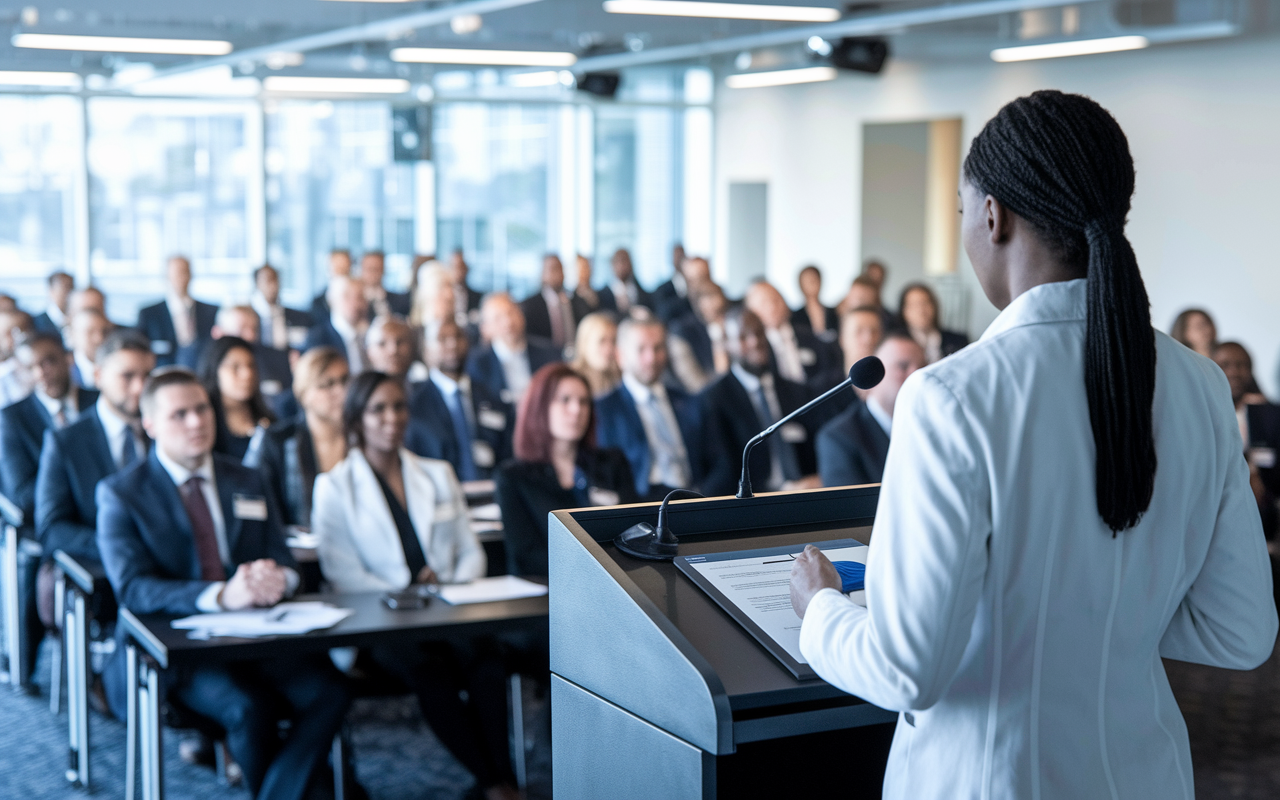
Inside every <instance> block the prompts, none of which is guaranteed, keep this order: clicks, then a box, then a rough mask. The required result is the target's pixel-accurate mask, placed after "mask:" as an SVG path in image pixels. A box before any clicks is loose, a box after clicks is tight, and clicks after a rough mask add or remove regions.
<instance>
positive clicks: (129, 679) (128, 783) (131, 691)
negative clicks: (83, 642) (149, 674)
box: [124, 642, 141, 800]
mask: <svg viewBox="0 0 1280 800" xmlns="http://www.w3.org/2000/svg"><path fill="white" fill-rule="evenodd" d="M124 655H125V682H126V683H125V685H126V687H127V688H128V694H127V696H126V701H127V703H128V705H127V709H128V713H127V714H126V716H125V739H124V742H125V745H124V751H125V754H124V800H136V798H137V793H136V788H137V775H138V727H139V726H138V714H139V712H140V711H141V709H140V708H139V707H138V705H139V703H138V648H137V646H135V645H134V644H133V642H130V643H129V644H128V645H127V646H126V648H125V654H124Z"/></svg>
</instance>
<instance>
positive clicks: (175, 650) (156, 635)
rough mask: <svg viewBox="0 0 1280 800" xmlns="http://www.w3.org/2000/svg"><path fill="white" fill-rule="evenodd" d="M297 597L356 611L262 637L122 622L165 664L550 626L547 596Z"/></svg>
mask: <svg viewBox="0 0 1280 800" xmlns="http://www.w3.org/2000/svg"><path fill="white" fill-rule="evenodd" d="M293 599H294V600H323V601H325V602H327V603H331V604H333V605H335V606H339V607H341V608H350V609H354V610H355V612H356V613H355V614H353V615H352V616H350V617H347V618H346V619H344V620H343V621H341V622H339V623H338V624H337V625H335V626H333V627H332V628H328V629H326V630H323V631H313V632H312V633H306V634H301V635H297V636H271V637H264V638H257V639H238V638H232V637H216V638H213V639H204V640H201V639H189V638H187V632H186V631H184V630H174V629H173V628H172V627H170V625H169V623H170V621H172V620H173V619H175V617H174V616H171V615H164V614H148V615H143V616H138V615H135V614H132V613H130V612H129V611H128V610H127V609H123V608H122V609H120V621H119V624H120V625H123V626H124V629H125V631H126V633H127V634H128V636H129V637H130V638H132V639H133V640H134V641H135V642H137V643H138V644H139V646H140V647H141V648H142V649H143V650H145V651H146V652H147V654H149V655H150V656H151V657H152V658H154V659H155V660H156V662H157V663H158V664H159V665H160V667H161V668H168V667H170V666H173V665H178V664H182V663H184V662H190V661H196V660H198V661H200V662H201V663H208V662H210V661H235V660H242V659H249V658H269V657H272V656H279V655H286V654H297V653H304V652H314V651H317V650H328V649H329V648H332V647H367V646H369V645H373V644H377V643H379V642H384V641H387V640H388V639H396V640H404V639H432V638H449V637H451V636H475V635H481V634H491V633H500V632H504V631H511V630H523V631H537V630H539V629H542V630H545V628H546V624H547V597H546V595H543V596H542V597H530V598H525V599H521V600H503V601H498V602H494V603H471V604H468V605H458V606H451V605H449V604H448V603H445V602H444V601H442V600H439V599H433V600H432V601H431V603H430V605H428V606H427V607H426V608H423V609H415V610H397V611H393V610H391V609H389V608H387V607H386V605H384V604H383V602H382V594H381V593H379V592H369V593H363V594H346V595H338V594H314V595H299V596H297V597H295V598H293Z"/></svg>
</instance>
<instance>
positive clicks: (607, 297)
mask: <svg viewBox="0 0 1280 800" xmlns="http://www.w3.org/2000/svg"><path fill="white" fill-rule="evenodd" d="M609 266H610V267H611V268H612V270H613V277H612V278H610V279H609V282H608V283H607V284H606V285H605V286H604V288H603V289H601V290H600V291H599V292H598V294H599V296H600V310H601V311H615V312H617V313H619V314H624V315H625V314H629V313H631V309H633V308H635V307H636V306H644V307H646V308H649V309H650V310H653V306H654V302H653V295H651V294H649V293H648V292H646V291H645V290H644V287H642V286H641V285H640V283H639V281H637V280H636V273H635V268H634V267H633V266H632V264H631V253H630V252H628V251H627V250H626V248H622V247H619V248H618V249H617V250H615V251H614V252H613V258H611V259H609Z"/></svg>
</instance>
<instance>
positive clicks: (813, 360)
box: [796, 347, 818, 367]
mask: <svg viewBox="0 0 1280 800" xmlns="http://www.w3.org/2000/svg"><path fill="white" fill-rule="evenodd" d="M796 355H798V356H799V357H800V365H801V366H803V367H812V366H813V365H814V364H817V363H818V354H817V353H815V352H813V351H812V350H810V349H809V348H807V347H801V348H798V349H797V350H796Z"/></svg>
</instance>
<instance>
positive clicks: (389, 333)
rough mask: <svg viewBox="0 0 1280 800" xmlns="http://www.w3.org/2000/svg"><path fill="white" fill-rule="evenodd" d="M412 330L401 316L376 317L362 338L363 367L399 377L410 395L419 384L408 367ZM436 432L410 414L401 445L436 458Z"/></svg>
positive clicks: (427, 456)
mask: <svg viewBox="0 0 1280 800" xmlns="http://www.w3.org/2000/svg"><path fill="white" fill-rule="evenodd" d="M413 351H414V347H413V329H412V328H410V327H409V323H407V322H405V321H404V320H403V319H401V318H400V317H378V318H376V319H374V321H373V322H371V323H369V330H368V332H367V333H365V337H364V353H365V357H366V359H367V362H366V364H365V369H369V370H374V371H376V372H383V373H386V374H387V375H390V376H391V377H393V378H395V379H397V380H399V381H400V382H401V383H402V384H403V385H404V387H405V394H406V395H407V396H408V397H410V398H412V397H413V395H414V388H413V387H417V386H421V385H422V383H424V382H423V381H418V382H416V383H414V384H412V386H411V385H410V383H409V369H410V368H411V367H412V366H413V356H414V352H413ZM435 439H436V437H435V434H433V433H432V431H431V430H430V429H429V428H428V427H427V426H426V424H424V423H423V422H422V421H421V420H419V419H417V418H416V417H412V416H411V417H410V419H409V428H408V430H406V431H405V436H404V446H405V447H406V448H408V449H409V451H410V452H412V453H416V454H417V455H420V456H423V457H425V458H438V457H439V456H436V455H434V453H435V452H436V451H437V450H438V449H439V443H438V442H437V441H436V440H435Z"/></svg>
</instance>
